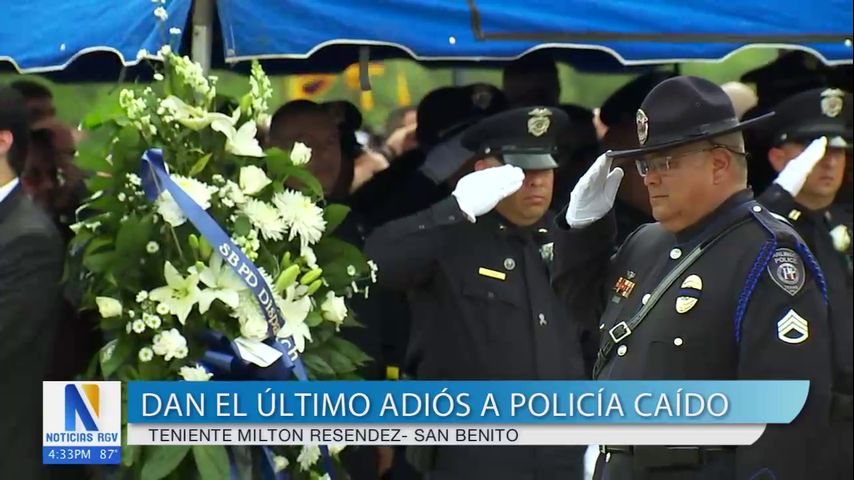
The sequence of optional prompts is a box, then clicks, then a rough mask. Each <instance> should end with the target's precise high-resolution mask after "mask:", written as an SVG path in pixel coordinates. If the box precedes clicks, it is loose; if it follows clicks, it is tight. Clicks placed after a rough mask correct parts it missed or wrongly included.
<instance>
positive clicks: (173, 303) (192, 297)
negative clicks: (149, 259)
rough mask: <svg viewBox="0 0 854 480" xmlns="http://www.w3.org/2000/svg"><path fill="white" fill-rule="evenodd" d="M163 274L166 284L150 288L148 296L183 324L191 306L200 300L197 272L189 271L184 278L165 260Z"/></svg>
mask: <svg viewBox="0 0 854 480" xmlns="http://www.w3.org/2000/svg"><path fill="white" fill-rule="evenodd" d="M163 276H164V277H165V278H166V285H165V286H162V287H159V288H155V289H154V290H152V291H151V293H149V294H148V298H150V299H151V300H154V301H155V302H160V303H162V304H164V305H166V306H167V307H169V313H171V314H172V315H175V316H176V317H178V321H180V322H181V324H182V325H183V324H184V322H186V321H187V316H188V315H190V311H191V310H192V309H193V306H194V305H195V304H196V303H198V302H199V300H201V290H199V274H197V273H190V274H189V275H188V276H187V277H186V278H185V277H183V276H181V274H180V273H178V270H177V269H176V268H175V267H174V266H173V265H172V263H171V262H168V261H167V262H166V264H165V265H164V267H163ZM208 305H210V304H208Z"/></svg>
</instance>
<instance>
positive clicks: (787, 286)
mask: <svg viewBox="0 0 854 480" xmlns="http://www.w3.org/2000/svg"><path fill="white" fill-rule="evenodd" d="M767 269H768V275H770V276H771V280H773V281H774V283H776V284H777V286H778V287H780V288H782V289H783V291H784V292H786V293H788V294H789V295H791V296H793V297H794V296H795V295H797V294H798V292H800V291H801V289H802V288H803V287H804V282H805V281H806V273H805V271H804V262H803V261H802V260H801V256H800V255H798V253H797V252H795V251H794V250H792V249H791V248H778V249H777V250H775V251H774V255H772V256H771V260H770V261H769V262H768V267H767Z"/></svg>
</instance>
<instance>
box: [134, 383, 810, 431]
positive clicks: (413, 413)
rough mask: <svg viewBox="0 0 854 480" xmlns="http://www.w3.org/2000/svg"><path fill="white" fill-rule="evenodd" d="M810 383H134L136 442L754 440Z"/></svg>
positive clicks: (784, 415) (793, 411) (799, 402)
mask: <svg viewBox="0 0 854 480" xmlns="http://www.w3.org/2000/svg"><path fill="white" fill-rule="evenodd" d="M808 390H809V382H807V381H607V382H574V381H553V382H552V381H399V382H370V381H352V382H350V381H334V382H333V381H315V382H246V381H242V382H130V383H129V384H128V389H127V422H128V431H127V444H129V445H163V444H174V445H186V444H191V445H201V444H211V445H304V444H348V445H395V444H398V445H412V444H432V445H588V444H619V445H626V444H630V445H704V444H705V445H749V444H752V443H754V442H755V441H756V440H757V439H759V437H760V436H761V435H762V432H763V431H764V429H765V425H766V424H785V423H790V422H791V421H792V420H793V419H794V418H795V417H796V416H797V415H798V413H799V412H800V411H801V408H802V407H803V405H804V402H805V400H806V398H807V392H808Z"/></svg>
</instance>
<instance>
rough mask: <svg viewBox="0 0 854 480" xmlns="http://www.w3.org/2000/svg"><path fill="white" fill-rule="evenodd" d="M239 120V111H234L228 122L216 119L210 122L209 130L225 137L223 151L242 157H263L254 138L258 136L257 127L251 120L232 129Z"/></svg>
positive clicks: (259, 146) (261, 150)
mask: <svg viewBox="0 0 854 480" xmlns="http://www.w3.org/2000/svg"><path fill="white" fill-rule="evenodd" d="M238 120H240V109H237V110H235V111H234V114H233V115H232V116H231V117H230V118H228V120H224V119H217V120H214V121H213V122H211V128H212V129H214V130H216V131H217V132H220V133H222V134H223V135H225V150H226V151H227V152H230V153H233V154H234V155H240V156H243V157H263V156H264V150H263V149H261V145H259V144H258V139H256V138H255V136H256V135H257V134H258V127H257V126H256V125H255V122H254V121H253V120H252V119H249V120H247V121H246V122H245V123H244V124H243V125H241V126H240V128H238V129H236V130H235V128H234V126H235V125H237V122H238Z"/></svg>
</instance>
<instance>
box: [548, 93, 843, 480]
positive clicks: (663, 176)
mask: <svg viewBox="0 0 854 480" xmlns="http://www.w3.org/2000/svg"><path fill="white" fill-rule="evenodd" d="M762 120H765V118H757V119H754V120H751V121H747V122H743V123H741V122H739V120H738V119H737V117H736V114H735V111H734V109H733V106H732V103H731V102H730V100H729V98H728V97H727V95H726V93H724V92H723V90H721V88H720V87H718V86H717V85H715V84H713V83H711V82H709V81H707V80H703V79H700V78H695V77H685V76H680V77H675V78H672V79H669V80H665V81H664V82H662V83H660V84H659V85H658V86H656V87H655V88H654V89H653V90H652V91H651V92H650V93H649V95H647V97H646V98H645V99H644V101H643V103H642V105H641V108H640V109H639V110H638V112H637V127H638V140H639V142H640V145H641V147H640V148H638V149H634V150H628V151H621V152H610V153H606V154H605V155H603V156H601V157H600V158H599V159H598V160H597V161H596V162H595V164H594V165H593V166H592V167H591V168H590V170H589V171H588V172H587V173H586V174H585V176H584V177H583V178H582V179H581V181H580V182H579V184H578V185H577V186H576V188H575V189H574V190H573V192H572V193H571V195H570V201H569V205H568V207H567V209H566V210H565V211H564V212H562V214H561V215H560V216H559V221H560V226H561V227H562V228H561V229H559V232H557V235H558V236H557V244H556V248H555V254H556V257H555V262H556V279H555V280H556V285H557V286H558V288H559V289H560V291H561V292H562V294H563V295H564V296H565V298H567V299H568V301H569V303H570V305H573V306H574V308H581V307H584V306H586V307H587V308H589V309H591V310H595V311H596V312H597V313H598V314H599V319H600V320H599V328H600V331H601V333H602V340H601V344H600V349H599V353H598V355H597V361H596V365H595V366H594V376H595V378H597V379H600V380H608V379H612V380H634V379H641V380H679V379H688V380H734V379H753V380H760V379H762V380H765V379H806V380H810V393H809V396H808V399H807V401H806V405H805V406H804V408H803V410H802V411H801V413H800V414H799V416H798V418H797V419H796V420H795V421H794V422H793V423H792V424H790V425H768V426H767V427H766V429H765V432H764V434H763V435H762V437H761V438H760V439H759V440H758V441H757V442H756V443H755V444H753V445H750V446H742V447H737V448H736V447H726V446H697V447H684V446H683V447H676V448H672V447H666V446H662V447H645V448H636V447H633V446H628V445H608V446H602V447H601V448H600V452H601V453H602V454H600V456H599V460H598V464H597V473H596V475H597V478H599V479H606V480H624V479H675V478H679V479H744V480H748V479H754V480H755V479H771V478H774V479H777V480H783V479H790V478H791V479H803V478H809V475H810V472H811V471H812V468H813V465H812V462H811V461H809V460H810V458H814V456H813V453H814V452H813V451H811V449H810V448H811V446H812V445H815V442H816V440H817V437H818V436H819V435H820V433H821V431H822V429H823V428H825V425H826V423H827V421H826V419H827V415H828V408H829V396H830V395H829V393H830V383H831V379H830V377H831V359H830V353H829V345H830V341H829V332H828V320H827V305H826V300H825V289H824V283H823V282H822V281H821V280H820V273H819V271H818V268H817V266H816V263H815V261H814V259H813V258H812V255H811V254H810V252H809V249H808V248H807V247H806V246H805V245H804V243H803V241H802V240H801V238H800V237H799V236H798V235H797V233H795V231H794V230H793V229H792V228H791V226H789V225H787V224H786V223H784V222H782V221H780V220H778V219H777V218H775V217H774V216H773V215H772V214H771V212H769V211H768V210H767V209H766V208H764V207H762V206H761V205H759V203H757V202H756V201H755V200H754V199H753V195H752V192H751V191H750V190H749V189H748V188H747V167H746V160H745V154H744V143H743V139H742V135H741V130H743V129H744V128H746V127H747V126H749V125H750V124H753V123H756V122H760V121H762ZM623 156H633V157H636V158H637V159H636V162H635V163H636V165H637V168H638V172H639V173H640V175H641V176H642V177H643V178H644V182H645V184H646V186H647V189H648V190H649V198H650V204H651V206H652V213H653V216H654V218H655V219H656V220H657V223H652V224H646V225H643V226H641V227H639V228H638V229H637V230H635V232H634V233H633V234H632V235H630V236H629V238H628V239H627V240H626V241H625V243H624V244H623V245H622V247H621V248H620V250H619V251H618V252H617V253H616V254H615V255H614V256H613V258H612V257H611V252H612V251H613V250H612V244H613V243H612V242H610V241H608V240H609V239H613V237H614V234H615V232H614V216H613V212H612V206H613V202H614V196H615V194H616V190H617V188H618V187H619V183H620V180H621V179H622V175H623V172H622V170H620V169H615V170H613V171H610V163H611V158H619V157H623Z"/></svg>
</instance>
